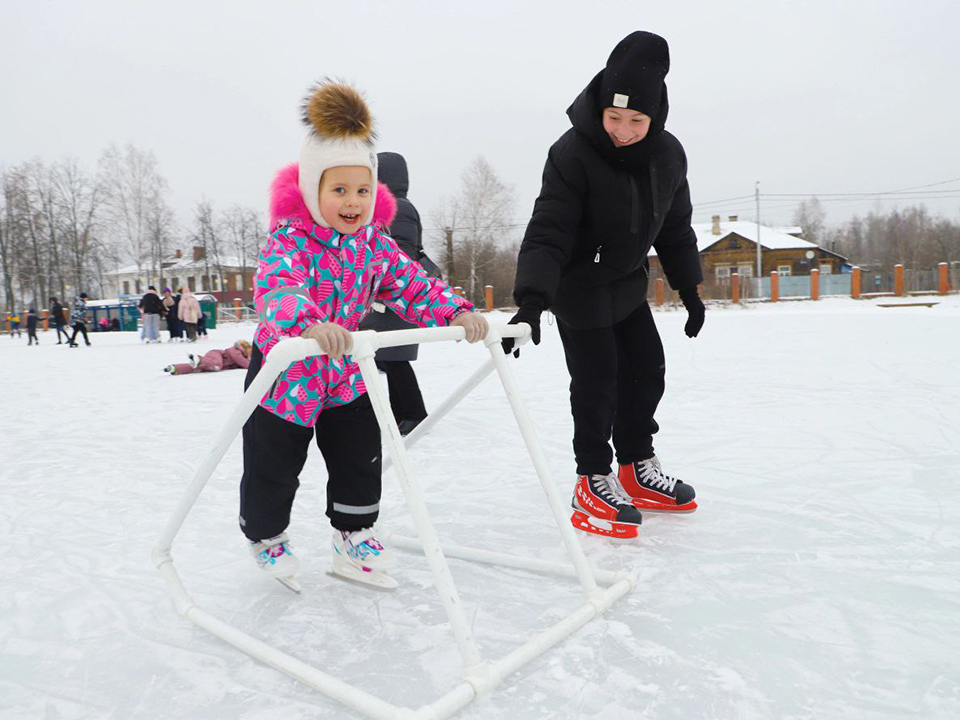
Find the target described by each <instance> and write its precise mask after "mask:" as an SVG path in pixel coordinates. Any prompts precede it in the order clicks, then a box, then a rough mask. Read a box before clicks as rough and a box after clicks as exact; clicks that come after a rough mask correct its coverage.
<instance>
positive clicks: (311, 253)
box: [240, 82, 487, 589]
mask: <svg viewBox="0 0 960 720" xmlns="http://www.w3.org/2000/svg"><path fill="white" fill-rule="evenodd" d="M303 109H304V123H305V124H306V125H307V126H308V128H309V131H308V134H307V137H306V139H305V140H304V142H303V144H302V146H301V149H300V162H299V166H298V165H291V166H289V167H287V168H284V169H283V170H281V171H280V173H279V174H278V175H277V177H276V179H275V180H274V182H273V185H272V197H271V216H272V219H271V233H270V237H269V238H268V240H267V242H266V245H265V246H264V247H263V249H262V250H261V251H260V259H259V265H258V269H257V274H256V278H255V282H254V285H255V289H254V302H255V304H256V308H257V311H258V312H259V314H260V324H259V325H258V327H257V330H256V333H255V335H254V349H253V355H252V357H251V360H250V367H249V369H248V370H247V378H246V384H247V386H249V384H250V383H251V382H252V381H253V379H254V377H255V376H256V374H257V372H258V371H259V370H260V367H261V364H262V363H263V360H264V358H265V357H268V356H269V354H270V351H271V349H272V348H273V347H274V346H275V345H276V344H277V343H278V342H280V340H282V339H283V338H286V337H296V336H298V335H299V336H302V337H306V338H311V339H313V340H316V341H317V344H318V345H319V346H320V349H321V350H322V351H323V352H324V353H325V354H324V355H321V356H314V357H311V358H309V359H308V360H306V361H303V362H298V363H295V364H293V365H292V366H291V367H290V368H289V369H288V370H287V371H285V372H284V373H283V374H282V375H280V377H279V378H277V381H276V382H275V383H274V385H273V387H272V388H271V390H270V392H268V393H267V394H266V395H265V396H264V398H263V400H262V401H261V403H260V406H259V407H258V408H257V409H256V410H254V412H253V414H252V415H251V417H250V419H249V420H248V421H247V423H246V425H244V428H243V460H244V468H243V479H242V480H241V482H240V527H241V529H242V531H243V533H244V535H246V537H247V539H248V540H249V542H250V547H251V551H252V553H253V556H254V558H256V560H257V562H258V565H259V567H260V568H261V569H262V570H264V571H266V572H267V573H269V574H270V575H272V576H274V577H276V578H278V579H281V580H282V581H284V584H287V585H290V586H291V587H293V588H294V589H296V584H295V581H292V582H291V578H292V576H293V575H294V574H295V573H296V572H297V569H298V565H299V563H298V560H297V558H296V557H295V556H294V554H293V551H292V548H291V546H290V542H289V540H288V537H287V533H286V529H287V526H288V524H289V522H290V510H291V507H292V504H293V499H294V495H295V494H296V491H297V487H298V486H299V482H300V481H299V477H298V476H299V474H300V470H301V469H302V468H303V464H304V462H305V461H306V458H307V449H308V447H309V445H310V441H311V439H313V438H314V436H316V442H317V445H318V446H319V447H320V452H321V453H322V454H323V457H324V461H325V462H326V465H327V474H328V481H327V511H326V514H327V517H329V518H330V523H331V525H332V526H333V528H334V532H333V556H334V572H335V573H337V574H340V575H342V576H345V577H348V578H352V579H355V580H359V581H361V582H367V583H370V584H373V585H378V586H380V587H396V582H395V581H394V580H393V579H392V578H390V577H389V576H388V575H386V573H385V572H384V568H385V567H387V566H388V565H389V564H390V561H391V558H390V556H389V553H388V552H387V551H386V550H385V548H384V547H383V545H382V544H381V543H380V542H378V541H377V539H376V538H375V536H374V533H373V524H374V522H376V520H377V517H378V512H379V503H380V472H381V455H380V428H379V426H378V424H377V420H376V417H375V415H374V413H373V407H372V405H371V404H370V400H369V398H368V397H367V395H366V388H365V386H364V383H363V380H362V378H361V376H360V371H359V367H358V366H357V364H356V363H355V362H354V361H353V360H352V358H351V357H350V356H349V354H348V353H349V351H350V342H351V339H350V335H349V333H350V332H351V331H354V330H357V328H358V326H359V324H360V320H361V319H362V318H363V317H364V315H365V314H366V313H367V312H369V310H370V306H371V305H372V303H373V302H382V303H384V304H385V305H387V306H388V307H389V308H391V309H392V310H394V311H395V312H397V314H398V315H400V316H401V317H403V318H404V319H406V320H409V321H412V322H414V323H416V324H417V325H419V326H421V327H434V326H443V325H447V324H451V325H460V326H462V327H463V328H464V329H465V331H466V339H467V340H468V341H469V342H477V341H478V340H481V339H483V337H485V336H486V332H487V324H486V321H485V320H484V319H483V318H482V317H481V316H480V315H478V314H476V313H473V312H471V311H472V309H473V308H472V306H471V305H470V303H468V302H467V301H466V300H464V299H462V298H459V297H457V296H456V295H455V294H454V293H453V292H452V291H451V289H450V288H449V287H448V286H447V285H445V284H444V283H443V282H441V281H439V280H435V279H431V278H429V277H428V276H427V275H426V273H425V272H424V271H423V268H421V267H420V265H418V264H417V263H415V262H411V261H410V259H409V258H407V256H406V255H404V254H403V253H402V252H401V251H400V250H399V249H398V248H397V245H396V243H395V242H394V241H393V240H392V239H391V238H389V237H387V236H386V235H384V234H382V233H381V232H380V231H379V230H378V229H377V225H378V224H380V225H389V222H390V218H391V216H392V214H393V211H394V208H395V203H394V200H393V197H392V196H391V195H390V194H389V191H387V190H386V188H385V187H384V186H383V185H380V186H379V187H378V186H377V182H376V179H377V156H376V152H375V150H374V147H373V139H374V134H373V130H372V118H371V116H370V111H369V109H368V108H367V106H366V103H365V102H364V101H363V98H362V97H361V96H360V94H359V93H358V92H357V91H356V90H354V89H353V88H351V87H348V86H346V85H342V84H336V83H330V82H326V83H324V84H321V85H320V86H318V87H317V88H316V89H315V90H314V91H313V93H312V94H311V96H310V97H309V98H308V99H307V102H306V103H305V104H304V108H303Z"/></svg>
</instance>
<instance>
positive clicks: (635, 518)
mask: <svg viewBox="0 0 960 720" xmlns="http://www.w3.org/2000/svg"><path fill="white" fill-rule="evenodd" d="M642 521H643V517H642V516H641V515H640V511H639V510H637V509H636V508H635V507H634V506H633V505H632V504H631V502H630V498H629V497H628V496H627V495H626V494H625V493H624V492H623V488H621V487H620V483H619V482H618V481H617V476H616V475H614V474H613V473H610V474H609V475H590V476H587V475H580V476H578V477H577V487H576V489H575V490H574V493H573V515H572V516H571V517H570V522H571V523H572V524H573V526H574V527H575V528H577V529H578V530H583V531H584V532H589V533H594V534H595V535H603V536H604V537H609V538H615V539H617V540H630V539H632V538H635V537H637V535H638V534H639V530H640V523H641V522H642Z"/></svg>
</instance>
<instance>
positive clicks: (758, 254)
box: [753, 180, 763, 300]
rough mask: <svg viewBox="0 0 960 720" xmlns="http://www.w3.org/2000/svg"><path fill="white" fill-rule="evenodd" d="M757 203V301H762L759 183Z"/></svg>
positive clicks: (755, 188) (758, 183)
mask: <svg viewBox="0 0 960 720" xmlns="http://www.w3.org/2000/svg"><path fill="white" fill-rule="evenodd" d="M753 192H754V197H755V198H756V201H757V299H758V300H763V258H762V256H761V253H760V181H759V180H757V183H756V185H755V186H754V191H753Z"/></svg>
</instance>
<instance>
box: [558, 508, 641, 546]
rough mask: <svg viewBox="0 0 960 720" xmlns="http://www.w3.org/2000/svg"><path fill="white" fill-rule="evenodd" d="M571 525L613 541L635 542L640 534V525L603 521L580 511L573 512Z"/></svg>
mask: <svg viewBox="0 0 960 720" xmlns="http://www.w3.org/2000/svg"><path fill="white" fill-rule="evenodd" d="M570 524H571V525H573V526H574V527H575V528H577V530H583V531H584V532H588V533H592V534H594V535H601V536H603V537H605V538H610V539H611V540H633V539H634V538H636V537H637V536H639V534H640V526H639V525H630V524H628V523H619V522H613V521H610V520H602V519H601V518H595V517H593V516H592V515H588V514H587V513H585V512H582V511H580V510H574V511H573V514H572V515H571V516H570Z"/></svg>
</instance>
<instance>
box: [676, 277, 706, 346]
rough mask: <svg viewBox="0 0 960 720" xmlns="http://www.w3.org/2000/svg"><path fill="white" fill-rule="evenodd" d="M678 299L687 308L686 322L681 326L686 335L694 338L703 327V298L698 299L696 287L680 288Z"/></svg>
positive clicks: (704, 310)
mask: <svg viewBox="0 0 960 720" xmlns="http://www.w3.org/2000/svg"><path fill="white" fill-rule="evenodd" d="M680 300H681V301H682V302H683V306H684V307H685V308H686V309H687V324H686V325H684V326H683V331H684V332H685V333H686V334H687V337H689V338H695V337H696V336H697V335H698V334H699V333H700V328H702V327H703V321H704V319H705V318H706V314H707V309H706V308H705V307H704V306H703V300H701V299H700V293H698V292H697V288H696V287H692V288H687V289H686V290H681V291H680Z"/></svg>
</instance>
